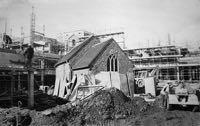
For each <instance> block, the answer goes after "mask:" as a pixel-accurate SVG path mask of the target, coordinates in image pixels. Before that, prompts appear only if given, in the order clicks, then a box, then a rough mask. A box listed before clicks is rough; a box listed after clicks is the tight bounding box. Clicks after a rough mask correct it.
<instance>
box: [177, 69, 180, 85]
mask: <svg viewBox="0 0 200 126" xmlns="http://www.w3.org/2000/svg"><path fill="white" fill-rule="evenodd" d="M176 71H177V81H178V82H179V81H180V75H179V66H176Z"/></svg>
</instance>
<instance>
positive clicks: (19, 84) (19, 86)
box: [17, 72, 21, 91]
mask: <svg viewBox="0 0 200 126" xmlns="http://www.w3.org/2000/svg"><path fill="white" fill-rule="evenodd" d="M20 81H21V78H20V72H18V86H17V87H18V91H20V90H21V82H20Z"/></svg>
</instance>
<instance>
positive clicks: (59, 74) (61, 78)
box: [53, 63, 71, 98]
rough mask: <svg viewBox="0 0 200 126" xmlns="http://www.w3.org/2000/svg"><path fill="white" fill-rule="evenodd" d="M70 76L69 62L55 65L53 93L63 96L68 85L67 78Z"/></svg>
mask: <svg viewBox="0 0 200 126" xmlns="http://www.w3.org/2000/svg"><path fill="white" fill-rule="evenodd" d="M70 76H71V68H70V66H69V63H65V64H62V65H59V66H58V67H56V82H55V89H54V94H53V95H55V96H59V97H61V98H64V96H65V91H67V86H68V85H69V83H68V82H69V80H70Z"/></svg>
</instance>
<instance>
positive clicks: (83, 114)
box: [74, 88, 161, 124]
mask: <svg viewBox="0 0 200 126" xmlns="http://www.w3.org/2000/svg"><path fill="white" fill-rule="evenodd" d="M78 107H79V108H81V109H80V110H81V111H80V114H79V116H78V118H76V119H75V121H74V122H77V120H82V121H81V122H82V123H87V124H90V123H92V124H95V123H99V122H105V121H106V120H118V119H125V118H129V117H131V118H134V117H135V116H138V115H139V114H143V115H145V114H146V115H148V114H150V113H154V112H156V111H161V109H160V108H159V107H158V105H157V102H156V103H147V102H146V101H145V100H144V99H143V98H140V97H135V98H133V99H130V98H128V97H127V96H125V95H124V94H123V92H122V91H120V90H118V89H116V88H111V89H108V90H102V91H99V92H96V93H95V94H94V95H93V96H92V97H91V98H89V99H88V100H86V101H83V102H82V103H81V104H80V105H79V106H78Z"/></svg>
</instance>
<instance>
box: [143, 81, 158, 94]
mask: <svg viewBox="0 0 200 126" xmlns="http://www.w3.org/2000/svg"><path fill="white" fill-rule="evenodd" d="M154 83H155V80H154V77H148V78H145V79H144V85H145V94H148V93H151V94H152V95H153V96H156V88H155V84H154Z"/></svg>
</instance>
